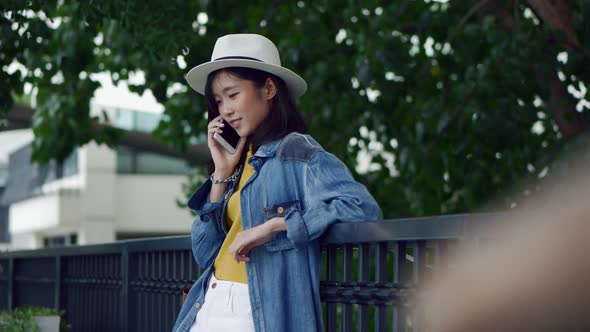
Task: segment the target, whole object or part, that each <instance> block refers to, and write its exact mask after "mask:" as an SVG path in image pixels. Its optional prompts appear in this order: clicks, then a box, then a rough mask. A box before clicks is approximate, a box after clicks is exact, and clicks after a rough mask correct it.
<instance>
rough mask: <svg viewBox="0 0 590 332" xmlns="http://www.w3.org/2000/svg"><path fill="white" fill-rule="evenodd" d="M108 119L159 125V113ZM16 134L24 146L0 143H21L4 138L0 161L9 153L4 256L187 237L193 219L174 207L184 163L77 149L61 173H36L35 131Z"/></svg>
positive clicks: (140, 126) (117, 112)
mask: <svg viewBox="0 0 590 332" xmlns="http://www.w3.org/2000/svg"><path fill="white" fill-rule="evenodd" d="M108 113H111V115H110V116H109V118H111V119H116V120H114V122H115V124H116V125H117V126H120V127H123V128H125V129H134V130H144V131H151V130H152V129H153V127H154V126H155V125H156V124H157V122H158V120H159V115H158V114H154V113H143V112H132V111H129V110H122V109H114V108H113V109H109V110H108ZM18 132H20V134H21V135H20V136H23V137H25V138H20V140H19V141H18V143H19V144H16V145H17V146H14V145H15V144H14V143H15V142H16V141H17V140H15V139H12V140H10V141H11V142H12V143H13V144H12V145H13V148H12V150H11V149H10V148H9V147H7V145H8V144H7V143H6V144H4V143H3V140H2V137H4V136H7V135H13V136H18V135H16V131H13V132H0V144H3V146H4V148H0V153H2V152H4V153H5V154H6V153H7V150H10V151H9V153H10V156H9V159H8V160H9V162H8V163H6V161H7V160H6V159H5V160H4V161H2V159H1V158H0V169H2V168H3V169H5V170H7V174H6V176H5V179H4V180H5V192H4V195H3V197H1V196H2V195H1V194H2V192H1V191H0V197H1V198H2V199H1V200H0V202H2V203H3V204H4V205H5V210H6V213H5V214H6V217H7V221H8V225H9V226H8V230H9V233H10V236H9V241H10V242H8V243H6V242H5V243H3V244H2V243H0V249H10V250H15V249H35V248H43V247H52V246H60V245H70V244H95V243H104V242H111V241H115V240H121V239H129V238H139V237H148V236H165V235H177V234H188V233H189V232H190V225H191V222H192V220H193V217H192V216H191V214H190V212H189V210H188V209H186V208H181V207H179V206H178V205H177V203H176V200H177V199H179V200H184V195H183V193H182V191H181V184H182V183H183V182H186V181H187V177H186V173H187V172H188V170H189V166H188V165H187V163H186V162H185V161H184V160H182V159H176V158H172V157H168V156H163V155H158V154H154V153H148V152H139V151H134V150H133V149H130V148H126V147H119V148H117V149H116V150H111V149H110V148H108V147H106V146H98V145H96V144H95V143H91V144H87V145H85V146H83V147H80V148H78V149H77V150H76V151H75V152H74V153H73V154H72V155H71V156H70V157H69V158H68V159H67V160H66V161H65V162H64V163H63V164H62V165H56V164H55V163H53V164H50V165H48V166H47V167H39V166H38V165H35V164H31V163H30V161H29V158H30V151H31V146H30V141H31V140H32V135H31V134H30V130H28V129H27V130H19V131H18ZM27 136H28V139H26V137H27ZM4 141H6V140H4ZM3 150H4V151H3ZM2 163H4V166H2V165H1V164H2ZM0 187H2V172H0ZM0 211H1V207H0ZM0 219H1V213H0ZM0 226H1V225H0ZM0 233H2V227H0ZM2 240H3V239H2V236H1V234H0V241H2ZM5 240H6V237H5Z"/></svg>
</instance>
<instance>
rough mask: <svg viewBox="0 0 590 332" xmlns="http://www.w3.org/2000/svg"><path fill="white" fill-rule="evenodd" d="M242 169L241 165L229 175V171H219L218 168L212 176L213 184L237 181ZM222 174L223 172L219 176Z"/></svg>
mask: <svg viewBox="0 0 590 332" xmlns="http://www.w3.org/2000/svg"><path fill="white" fill-rule="evenodd" d="M241 170H242V167H241V166H240V167H238V168H236V169H235V170H234V172H233V173H231V174H229V175H226V174H227V172H222V171H220V172H217V170H216V171H215V172H213V174H211V177H210V179H211V182H213V184H226V183H229V182H234V181H237V179H238V177H239V175H240V172H241ZM220 174H221V176H219V177H218V175H220Z"/></svg>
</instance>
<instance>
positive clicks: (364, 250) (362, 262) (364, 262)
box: [357, 243, 371, 332]
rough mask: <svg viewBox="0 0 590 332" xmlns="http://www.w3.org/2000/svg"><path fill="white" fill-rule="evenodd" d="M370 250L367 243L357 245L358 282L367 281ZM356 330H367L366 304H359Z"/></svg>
mask: <svg viewBox="0 0 590 332" xmlns="http://www.w3.org/2000/svg"><path fill="white" fill-rule="evenodd" d="M370 250H371V247H370V245H369V244H366V243H363V244H361V245H360V246H359V271H358V272H359V283H360V284H361V285H362V283H363V282H364V283H367V282H368V281H369V273H370V270H369V269H370V268H371V266H370V263H371V262H370V255H369V254H370ZM357 330H358V331H361V332H366V331H368V330H369V306H368V305H367V304H360V305H359V315H358V329H357Z"/></svg>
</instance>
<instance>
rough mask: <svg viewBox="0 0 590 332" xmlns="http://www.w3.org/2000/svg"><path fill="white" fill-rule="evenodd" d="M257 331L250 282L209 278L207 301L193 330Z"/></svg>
mask: <svg viewBox="0 0 590 332" xmlns="http://www.w3.org/2000/svg"><path fill="white" fill-rule="evenodd" d="M223 331H232V332H233V331H244V332H254V321H253V320H252V309H251V307H250V295H249V294H248V285H247V284H242V283H239V282H232V281H225V280H217V279H216V278H215V276H214V275H212V276H211V279H209V285H208V286H207V292H206V293H205V303H203V305H202V307H201V310H200V311H199V313H198V314H197V318H196V319H195V322H194V323H193V325H192V326H191V329H190V332H223Z"/></svg>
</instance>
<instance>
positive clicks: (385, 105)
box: [0, 0, 590, 217]
mask: <svg viewBox="0 0 590 332" xmlns="http://www.w3.org/2000/svg"><path fill="white" fill-rule="evenodd" d="M0 6H1V9H0V11H1V13H2V15H1V17H0V31H1V35H2V39H1V40H0V62H1V63H2V70H1V71H0V82H1V84H2V85H3V88H2V89H0V105H1V109H2V111H3V112H4V113H3V114H4V115H5V116H6V114H8V113H7V112H8V111H9V110H10V109H11V108H12V106H13V100H14V96H16V95H22V94H23V88H24V85H25V83H29V84H31V85H32V86H33V87H34V88H35V89H36V91H37V104H38V106H37V108H36V111H35V113H34V116H33V120H32V127H33V130H34V133H35V136H36V138H37V139H36V140H35V144H34V146H33V148H34V158H35V160H37V161H39V162H47V161H48V160H50V159H53V158H56V159H58V160H60V159H63V158H65V157H66V156H67V155H68V154H69V153H70V151H71V150H72V148H73V147H74V146H76V145H80V144H84V143H86V142H88V141H90V140H96V141H98V142H101V143H106V144H111V145H114V144H116V142H117V137H118V134H117V132H115V131H113V130H109V129H108V128H105V127H97V126H96V122H97V121H98V118H96V117H92V116H90V114H89V109H88V107H89V106H88V104H89V99H90V98H91V97H92V95H93V92H94V91H95V89H96V88H97V87H98V85H99V84H98V83H97V82H95V81H93V79H92V78H91V75H90V74H92V73H98V72H105V71H106V72H109V73H110V75H111V78H112V80H113V82H115V83H116V82H118V81H120V80H126V79H128V77H129V75H130V74H131V73H133V72H135V71H142V72H144V73H145V83H144V84H139V85H133V86H131V89H132V90H133V91H135V92H137V93H142V92H143V91H145V90H146V89H150V90H151V91H152V92H153V94H154V95H155V97H156V98H157V100H158V101H159V102H160V103H162V104H163V105H164V106H165V117H164V120H163V121H162V122H161V123H160V126H159V127H158V128H157V130H156V131H155V132H154V135H155V136H156V137H158V138H159V139H161V140H162V141H164V142H167V143H168V144H170V145H171V146H172V147H173V148H174V149H176V150H178V151H185V150H186V149H187V148H189V142H192V141H194V139H195V138H199V137H201V138H202V133H203V132H204V128H205V123H204V121H203V116H204V112H205V107H206V106H205V102H204V100H203V98H200V97H199V96H198V95H197V94H196V93H195V92H193V91H191V90H189V89H186V84H185V82H184V78H183V77H184V74H185V73H186V72H187V71H188V69H190V68H191V66H194V65H197V64H199V63H202V62H204V61H207V60H208V59H209V57H210V51H211V49H212V47H213V45H214V43H215V40H216V38H217V37H219V36H221V35H224V34H227V33H237V32H254V33H261V34H264V35H267V36H268V37H269V38H270V39H272V40H274V41H276V43H277V46H278V47H279V49H280V52H281V54H282V56H283V61H284V63H283V65H285V66H287V67H289V68H292V69H293V70H295V71H296V72H298V73H300V74H301V75H302V76H303V77H304V78H305V79H306V80H307V82H308V83H309V90H308V93H307V94H306V95H305V96H304V97H303V98H302V99H301V100H300V106H301V109H302V111H303V112H304V114H305V115H306V118H307V119H308V122H309V127H310V130H311V133H312V134H313V135H314V136H315V137H317V138H318V140H319V141H320V143H322V144H323V145H324V146H325V147H326V148H327V149H328V150H330V151H332V152H334V153H335V154H336V155H338V156H339V157H340V158H341V159H343V160H344V161H345V162H346V163H347V164H348V166H349V167H350V168H351V169H355V167H356V165H357V156H358V154H359V153H368V154H369V155H370V156H371V163H372V164H373V166H372V167H371V168H369V170H368V171H362V172H360V173H359V172H357V173H356V174H355V175H356V177H357V179H359V180H360V181H362V182H364V183H366V184H367V185H368V187H369V188H370V190H371V192H372V193H373V194H374V195H375V196H376V197H377V199H378V201H379V203H380V204H381V206H382V207H383V209H384V212H385V216H386V217H398V216H416V215H424V214H440V213H451V212H465V211H472V210H473V209H476V208H479V207H481V206H482V204H483V203H484V202H486V201H488V200H489V199H490V198H492V197H494V196H495V195H497V194H498V193H499V192H500V191H501V190H502V189H505V188H507V187H509V186H512V185H514V184H515V183H519V181H520V180H521V179H523V178H526V177H537V176H539V175H544V174H546V173H547V172H548V171H547V168H548V166H549V165H550V163H551V162H552V160H553V158H554V156H555V155H556V154H557V153H558V152H559V151H562V150H564V149H565V148H566V146H567V143H568V142H570V141H572V140H575V139H579V138H580V137H581V136H582V134H583V133H584V132H586V131H587V128H588V123H589V122H588V114H589V111H588V108H589V107H590V105H589V104H588V102H587V101H586V100H585V99H584V98H585V93H586V86H587V85H588V83H589V82H590V65H589V63H590V51H589V48H588V45H590V40H589V38H590V25H588V24H584V22H587V21H588V18H589V17H590V3H589V2H588V1H565V0H560V1H548V0H528V1H516V2H514V1H500V0H496V1H494V0H489V1H485V0H483V1H477V2H469V1H452V2H444V1H427V0H425V1H410V0H398V1H391V2H387V3H382V2H380V1H362V2H360V1H359V2H357V1H327V0H324V1H295V2H293V1H269V0H266V1H257V2H255V3H248V2H244V3H239V2H230V1H199V2H196V1H183V0H169V1H148V2H145V1H137V0H128V1H114V0H105V1H85V2H82V3H78V2H67V1H66V2H62V1H17V0H7V1H3V3H2V4H1V5H0ZM205 18H206V19H205ZM15 60H16V61H18V62H19V63H21V64H23V65H24V66H25V67H26V68H27V69H28V70H27V71H26V72H24V71H19V70H17V71H14V72H12V71H10V70H9V67H10V64H11V63H12V62H13V61H15ZM185 64H186V65H185ZM179 84H180V85H181V88H178V86H179ZM173 86H174V87H176V89H171V88H172V87H173ZM568 89H569V91H568ZM173 90H174V91H176V92H175V93H172V91H173ZM363 151H364V152H363ZM394 157H395V158H394ZM521 189H523V190H524V188H521ZM512 199H514V198H510V199H508V201H511V200H512Z"/></svg>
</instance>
